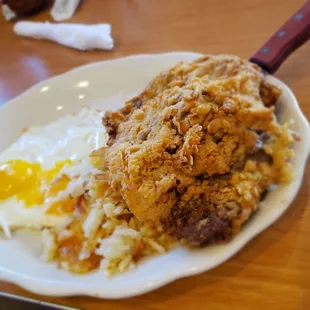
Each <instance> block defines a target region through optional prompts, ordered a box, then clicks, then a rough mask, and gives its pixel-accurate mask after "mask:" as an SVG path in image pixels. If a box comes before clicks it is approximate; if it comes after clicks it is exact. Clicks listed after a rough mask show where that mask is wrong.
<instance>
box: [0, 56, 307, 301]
mask: <svg viewBox="0 0 310 310" xmlns="http://www.w3.org/2000/svg"><path fill="white" fill-rule="evenodd" d="M199 56H201V55H200V54H196V53H168V54H157V55H137V56H130V57H126V58H122V59H116V60H111V61H104V62H98V63H94V64H90V65H87V66H83V67H80V68H78V69H75V70H72V71H69V72H67V73H65V74H63V75H60V76H57V77H55V78H52V79H49V80H46V81H44V82H42V83H40V84H38V85H36V86H34V87H32V88H31V89H30V90H28V91H27V92H25V93H23V94H22V95H20V96H19V97H17V98H15V99H14V100H12V101H10V102H9V103H7V104H6V105H4V106H3V107H1V108H0V132H1V140H0V150H2V149H4V148H5V147H7V146H8V145H9V144H10V143H12V142H13V141H14V140H15V139H16V138H17V137H18V136H19V135H20V133H21V131H22V129H23V128H25V127H28V126H32V125H43V124H46V123H47V122H50V121H53V120H55V119H57V118H58V117H60V116H63V115H64V114H66V113H70V112H74V111H77V110H78V109H80V107H81V106H82V105H84V104H86V103H95V104H99V105H101V106H102V107H103V108H104V109H115V108H118V107H119V106H121V105H122V104H123V99H124V98H127V97H128V96H129V95H132V94H137V93H138V92H139V91H141V90H142V89H143V88H144V87H145V86H146V84H147V83H148V82H149V81H150V80H151V79H152V78H153V77H154V76H155V75H156V74H157V73H159V71H161V70H163V69H167V68H169V67H171V66H173V65H175V64H176V63H178V62H179V61H182V60H184V61H190V60H193V59H195V58H197V57H199ZM269 79H270V81H271V82H273V83H274V84H276V85H278V86H280V87H281V88H282V90H283V94H282V96H281V98H280V102H279V119H280V122H281V123H283V122H285V121H289V120H290V119H291V118H292V119H295V123H294V124H293V125H292V128H293V129H294V130H296V131H297V132H298V133H299V134H300V136H301V142H299V143H295V145H294V150H295V153H296V156H295V157H294V159H293V160H292V165H293V171H294V172H295V173H296V178H295V179H294V181H293V182H292V183H291V184H290V185H288V186H280V187H279V188H277V189H276V190H274V191H273V192H271V193H269V194H268V195H267V197H266V199H265V201H264V203H262V205H261V208H260V209H259V211H258V212H257V214H255V216H253V218H252V219H251V220H250V221H249V223H247V224H246V225H245V226H244V228H243V229H242V231H241V232H240V233H239V234H238V235H237V236H236V237H235V238H234V239H233V240H232V241H231V242H229V243H227V244H224V245H216V246H209V247H206V248H204V249H200V250H188V249H185V248H181V247H180V248H177V249H175V250H173V251H171V252H169V253H167V254H165V255H161V256H157V257H154V258H151V259H148V260H146V261H144V262H143V263H141V264H139V265H138V266H137V269H136V270H134V271H131V272H127V273H125V274H123V275H120V276H117V277H115V278H112V279H107V278H105V276H104V275H103V272H102V271H98V272H94V273H91V274H88V275H83V276H76V275H71V274H69V273H68V272H66V271H64V270H60V269H58V268H57V266H56V265H54V264H47V263H45V262H42V261H41V260H40V258H39V245H38V243H37V242H36V238H35V237H29V236H28V235H27V234H21V233H19V234H18V233H17V234H16V235H15V237H14V238H13V240H5V239H3V238H1V237H0V253H1V255H0V279H2V280H7V281H10V282H13V283H15V284H18V285H20V286H22V287H24V288H25V289H27V290H29V291H32V292H35V293H38V294H44V295H54V296H67V295H80V294H82V295H89V296H95V297H102V298H123V297H129V296H134V295H138V294H142V293H145V292H148V291H151V290H154V289H155V288H158V287H160V286H163V285H164V284H167V283H169V282H171V281H173V280H176V279H178V278H181V277H185V276H190V275H194V274H197V273H201V272H203V271H206V270H209V269H211V268H214V267H215V266H217V265H219V264H221V263H223V262H224V261H226V260H227V259H229V258H230V257H231V256H233V255H234V254H235V253H236V252H237V251H238V250H240V249H241V248H242V247H243V246H244V245H245V244H246V243H247V242H248V241H249V240H250V239H252V238H253V237H254V236H256V235H257V234H259V233H260V232H261V231H262V230H264V229H265V228H267V227H268V226H270V225H271V224H272V223H273V222H275V221H276V220H277V219H278V218H279V217H280V216H281V215H282V214H283V212H284V211H285V210H286V209H287V208H288V207H289V204H290V203H291V202H292V200H293V199H294V197H295V196H296V194H297V192H298V189H299V187H300V185H301V181H302V177H303V172H304V168H305V164H306V161H307V158H308V154H309V148H310V139H309V133H310V131H309V125H308V122H307V120H306V118H305V117H304V115H303V114H302V112H301V110H300V109H299V106H298V103H297V100H296V98H295V97H294V95H293V93H292V92H291V91H290V89H289V88H288V87H287V86H286V85H285V84H283V83H282V82H281V81H279V80H278V79H276V78H274V77H269ZM111 97H112V98H111ZM107 98H110V99H107Z"/></svg>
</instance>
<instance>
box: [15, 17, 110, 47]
mask: <svg viewBox="0 0 310 310" xmlns="http://www.w3.org/2000/svg"><path fill="white" fill-rule="evenodd" d="M14 31H15V33H16V34H18V35H20V36H25V37H31V38H35V39H46V40H51V41H54V42H57V43H59V44H62V45H65V46H68V47H72V48H75V49H78V50H81V51H87V50H94V49H104V50H111V49H112V48H113V46H114V43H113V39H112V37H111V25H110V24H96V25H84V24H66V23H63V24H51V23H48V22H46V23H38V22H23V21H22V22H18V23H16V24H15V26H14Z"/></svg>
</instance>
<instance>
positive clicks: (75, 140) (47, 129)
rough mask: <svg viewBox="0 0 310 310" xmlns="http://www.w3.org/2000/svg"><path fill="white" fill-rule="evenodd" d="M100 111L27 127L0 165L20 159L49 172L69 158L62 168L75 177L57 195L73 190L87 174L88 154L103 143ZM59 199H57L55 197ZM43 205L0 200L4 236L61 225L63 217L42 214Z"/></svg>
mask: <svg viewBox="0 0 310 310" xmlns="http://www.w3.org/2000/svg"><path fill="white" fill-rule="evenodd" d="M102 116H103V113H102V112H98V111H96V110H92V109H89V108H83V109H82V110H81V111H80V112H79V113H78V114H76V115H67V116H65V117H63V118H61V119H59V120H57V121H55V122H53V123H50V124H48V125H46V126H42V127H31V128H29V129H28V130H27V131H26V132H25V133H23V134H22V135H21V136H20V137H19V139H17V141H15V142H14V143H13V144H12V145H11V146H10V147H8V148H7V149H6V150H4V151H3V152H2V153H1V154H0V164H3V163H5V162H6V161H8V160H13V159H21V160H26V161H28V162H39V163H40V164H41V167H42V169H51V168H53V167H54V165H55V163H56V162H59V161H63V160H68V159H70V160H71V162H72V165H71V166H70V167H68V168H65V169H66V174H67V175H69V177H72V176H78V177H77V178H76V180H75V181H74V182H70V183H69V185H68V188H67V189H66V190H65V191H64V192H62V193H61V194H60V195H66V194H68V193H70V191H74V190H76V188H75V187H78V186H80V184H81V182H83V180H82V179H81V178H83V177H84V178H85V177H89V176H90V175H91V173H92V172H93V171H92V169H93V168H92V166H91V164H90V161H89V154H90V153H91V152H92V151H93V150H95V149H97V148H99V147H102V146H104V145H106V142H107V138H108V136H107V134H106V131H105V129H104V127H103V125H102V121H101V120H102ZM58 198H61V197H58ZM45 210H46V206H45V205H40V206H32V207H26V206H25V204H24V202H23V201H21V200H17V199H16V198H15V197H11V198H9V199H6V200H2V201H0V227H2V229H3V230H4V232H5V234H6V235H7V236H9V235H10V229H12V228H34V229H39V228H42V227H55V226H59V225H63V224H65V223H66V222H67V221H68V219H69V217H68V216H67V215H53V214H46V213H45Z"/></svg>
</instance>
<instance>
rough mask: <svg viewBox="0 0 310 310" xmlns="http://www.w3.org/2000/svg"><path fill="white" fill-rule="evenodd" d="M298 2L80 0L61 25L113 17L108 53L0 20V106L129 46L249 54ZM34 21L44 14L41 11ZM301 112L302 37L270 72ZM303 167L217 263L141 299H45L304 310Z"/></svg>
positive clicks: (307, 252) (304, 88)
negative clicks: (279, 211)
mask: <svg viewBox="0 0 310 310" xmlns="http://www.w3.org/2000/svg"><path fill="white" fill-rule="evenodd" d="M302 2H303V0H294V1H293V0H235V1H228V0H169V1H168V0H166V1H165V0H86V1H84V4H83V5H82V7H81V8H80V10H79V11H78V12H77V14H76V15H75V16H74V18H72V20H70V22H82V23H98V22H109V23H111V24H112V29H113V36H114V38H115V41H116V46H115V49H114V51H112V52H104V51H96V52H78V51H74V50H71V49H68V48H65V47H62V46H58V45H56V44H54V43H49V42H43V41H36V40H28V39H23V38H20V37H17V36H15V35H14V33H13V29H12V24H10V23H8V22H6V21H4V19H3V18H2V17H1V18H0V45H1V53H0V104H1V103H5V102H7V101H8V100H9V99H11V98H13V97H14V96H17V95H18V94H20V93H21V92H23V91H24V90H26V89H27V88H28V87H30V86H32V85H33V84H35V83H37V82H39V81H41V80H43V79H46V78H48V77H50V76H54V75H56V74H59V73H62V72H65V71H66V70H68V69H71V68H74V67H77V66H80V65H83V64H86V63H89V62H93V61H98V60H105V59H110V58H115V57H121V56H125V55H129V54H135V53H157V52H166V51H180V50H182V51H196V52H202V53H212V54H217V53H233V54H237V55H240V56H242V57H245V58H248V57H249V56H251V54H252V53H253V52H254V51H255V50H256V49H257V48H258V47H260V46H261V45H262V43H263V42H264V41H265V40H266V39H267V38H268V37H269V36H270V35H271V34H272V33H273V32H274V31H276V30H277V29H278V27H279V26H280V25H281V24H282V23H283V22H284V21H285V20H286V19H287V18H288V17H289V16H290V15H292V14H293V12H295V11H296V10H297V9H298V7H299V6H300V5H301V4H302ZM32 19H33V20H39V21H45V20H51V18H50V16H49V13H48V12H43V13H41V14H39V15H37V16H35V17H33V18H32ZM277 76H278V77H279V78H280V79H281V80H283V81H285V82H286V83H287V84H288V85H289V86H290V87H291V88H292V90H293V91H294V93H295V94H296V96H297V98H298V100H299V103H300V105H301V108H302V110H303V111H304V113H305V114H306V115H307V116H308V118H309V117H310V102H309V98H310V42H309V43H308V44H306V45H305V46H303V47H302V48H300V49H299V50H298V51H297V52H296V53H295V54H294V55H292V56H291V57H290V59H289V61H288V62H286V63H285V64H284V65H283V67H282V68H281V69H280V70H279V72H278V73H277ZM309 178H310V165H308V166H307V169H306V173H305V176H304V181H303V186H302V188H301V190H300V192H299V194H298V196H297V198H296V199H295V201H294V202H293V203H292V206H291V207H290V209H289V210H288V211H287V212H286V213H285V215H284V216H283V217H282V218H281V220H279V221H278V222H277V223H276V224H274V225H273V226H272V227H271V228H269V229H267V230H266V231H264V232H263V233H262V234H261V235H259V236H258V237H256V238H255V239H254V240H252V241H251V242H250V243H249V244H248V245H247V246H246V247H245V248H244V249H243V250H241V251H240V253H239V254H237V255H235V256H234V257H233V258H232V259H230V260H229V261H228V262H226V263H224V264H223V265H222V266H220V267H218V268H216V269H214V270H211V271H209V272H206V273H203V274H201V275H198V276H194V277H190V278H187V279H182V280H178V281H176V282H174V283H172V284H169V285H167V286H165V287H163V288H161V289H159V290H156V291H155V292H152V293H149V294H146V295H144V296H140V297H136V298H131V299H126V300H120V301H107V300H96V299H92V298H88V297H72V298H44V297H41V296H40V297H39V296H35V295H33V294H30V293H28V292H26V291H24V290H22V289H20V288H18V287H16V286H14V285H11V284H7V283H1V282H0V290H3V291H8V292H13V293H17V294H22V295H27V296H34V297H38V298H44V299H46V300H51V301H55V302H59V303H63V304H66V305H72V306H76V307H81V308H84V309H166V308H167V309H169V308H170V309H178V310H180V309H212V310H214V309H230V310H233V309H238V310H240V309H266V310H267V309H281V310H285V309H290V310H291V309H296V310H297V309H298V310H303V309H305V310H306V309H310V238H309V236H310V209H309V207H310V200H309V197H310V196H309V191H310V186H309V182H310V180H309Z"/></svg>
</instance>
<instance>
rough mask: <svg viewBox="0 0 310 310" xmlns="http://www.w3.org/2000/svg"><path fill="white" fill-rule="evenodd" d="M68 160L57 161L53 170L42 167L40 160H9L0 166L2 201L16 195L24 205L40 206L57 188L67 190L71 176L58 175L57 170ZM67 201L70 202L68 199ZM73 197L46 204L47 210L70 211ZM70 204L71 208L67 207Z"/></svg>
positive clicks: (0, 194) (58, 190) (55, 193)
mask: <svg viewBox="0 0 310 310" xmlns="http://www.w3.org/2000/svg"><path fill="white" fill-rule="evenodd" d="M71 164H72V162H71V161H70V160H64V161H60V162H57V163H56V164H55V166H54V167H53V168H52V169H49V170H43V169H42V167H41V165H40V163H36V162H34V163H30V162H27V161H24V160H20V159H14V160H9V161H7V162H6V163H4V164H3V165H1V166H0V200H5V199H8V198H11V197H13V196H16V199H17V200H22V201H23V202H24V204H25V206H26V207H32V206H35V205H41V204H43V203H44V200H45V198H47V197H54V196H56V195H57V194H58V193H59V192H60V191H63V190H65V189H66V187H67V185H68V184H69V182H70V178H69V177H68V176H66V175H61V176H60V177H59V178H58V177H57V176H58V175H59V172H60V170H61V169H62V168H63V167H64V166H65V165H71ZM67 200H68V201H69V200H70V203H69V202H68V201H67ZM71 200H72V199H69V198H68V199H64V201H63V202H57V203H54V204H57V208H56V206H54V207H53V204H52V205H51V206H50V207H49V209H48V213H54V212H53V210H55V213H57V214H59V213H60V210H62V211H64V212H66V213H67V212H69V211H71V210H72V204H73V202H71ZM62 204H63V208H61V207H62ZM68 205H70V207H69V206H68Z"/></svg>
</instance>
